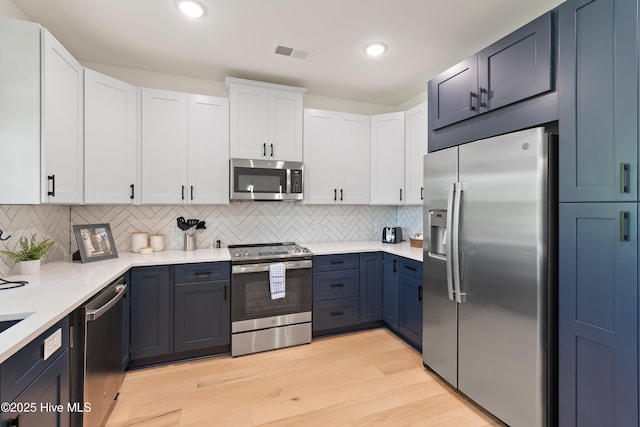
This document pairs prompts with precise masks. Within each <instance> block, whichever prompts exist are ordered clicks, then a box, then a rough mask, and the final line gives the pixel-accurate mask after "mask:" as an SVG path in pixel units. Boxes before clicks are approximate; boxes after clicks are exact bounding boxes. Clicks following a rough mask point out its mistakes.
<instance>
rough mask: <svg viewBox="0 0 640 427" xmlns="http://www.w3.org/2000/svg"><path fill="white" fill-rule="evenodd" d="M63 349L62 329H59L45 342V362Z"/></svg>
mask: <svg viewBox="0 0 640 427" xmlns="http://www.w3.org/2000/svg"><path fill="white" fill-rule="evenodd" d="M60 347H62V329H58V330H57V331H55V332H54V333H52V334H51V335H49V337H48V338H45V340H44V360H47V359H48V358H49V357H50V356H51V355H52V354H53V353H55V352H56V350H57V349H59V348H60Z"/></svg>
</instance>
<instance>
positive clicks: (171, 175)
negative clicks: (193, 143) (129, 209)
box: [141, 89, 187, 204]
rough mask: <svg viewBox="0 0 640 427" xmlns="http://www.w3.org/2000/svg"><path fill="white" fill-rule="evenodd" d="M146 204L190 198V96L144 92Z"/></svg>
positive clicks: (143, 188)
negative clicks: (188, 160) (188, 156)
mask: <svg viewBox="0 0 640 427" xmlns="http://www.w3.org/2000/svg"><path fill="white" fill-rule="evenodd" d="M141 92H142V96H141V99H142V101H141V140H142V151H141V156H142V183H141V184H142V203H145V204H150V203H173V204H176V203H182V202H183V201H184V200H186V197H187V187H186V185H187V94H184V93H176V92H168V91H161V90H152V89H143V90H142V91H141Z"/></svg>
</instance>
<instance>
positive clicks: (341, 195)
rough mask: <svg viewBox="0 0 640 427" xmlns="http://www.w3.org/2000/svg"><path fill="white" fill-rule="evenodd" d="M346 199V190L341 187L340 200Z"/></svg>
mask: <svg viewBox="0 0 640 427" xmlns="http://www.w3.org/2000/svg"><path fill="white" fill-rule="evenodd" d="M343 200H344V190H343V189H342V188H341V189H340V201H343Z"/></svg>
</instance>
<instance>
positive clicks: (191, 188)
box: [191, 185, 193, 200]
mask: <svg viewBox="0 0 640 427" xmlns="http://www.w3.org/2000/svg"><path fill="white" fill-rule="evenodd" d="M191 200H193V185H192V186H191Z"/></svg>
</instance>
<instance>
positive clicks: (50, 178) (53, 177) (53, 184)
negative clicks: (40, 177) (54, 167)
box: [47, 174, 56, 197]
mask: <svg viewBox="0 0 640 427" xmlns="http://www.w3.org/2000/svg"><path fill="white" fill-rule="evenodd" d="M48 181H51V191H47V196H51V197H56V175H55V174H53V175H47V182H48Z"/></svg>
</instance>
